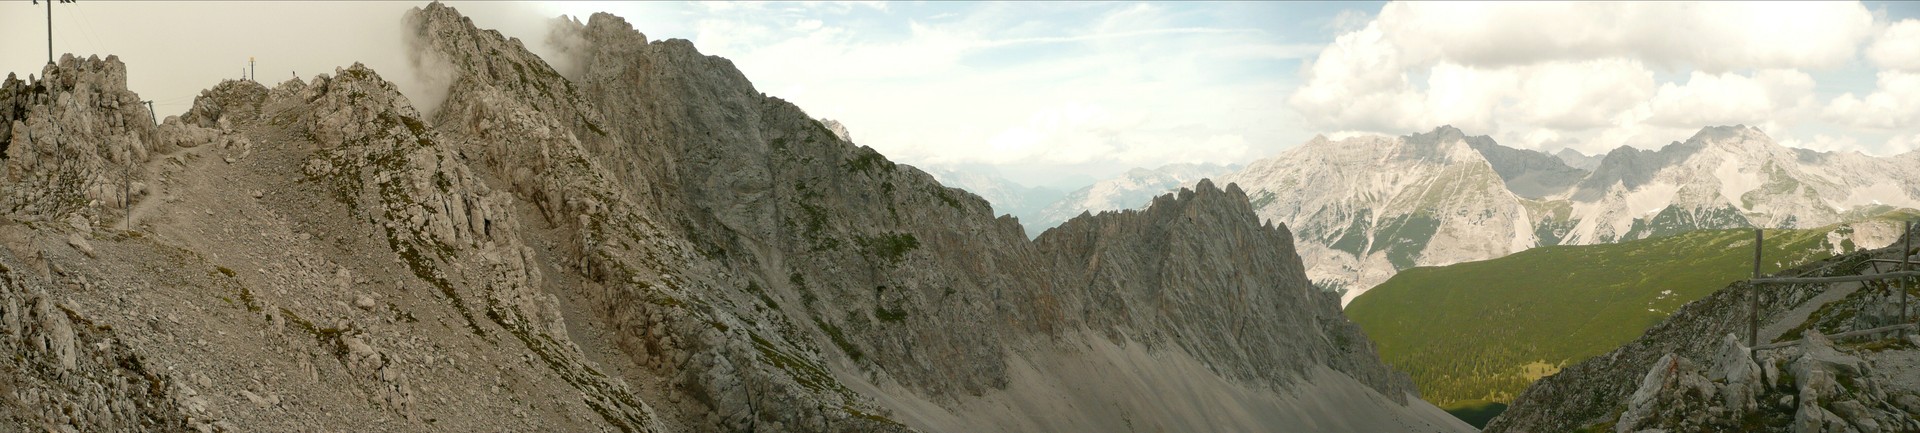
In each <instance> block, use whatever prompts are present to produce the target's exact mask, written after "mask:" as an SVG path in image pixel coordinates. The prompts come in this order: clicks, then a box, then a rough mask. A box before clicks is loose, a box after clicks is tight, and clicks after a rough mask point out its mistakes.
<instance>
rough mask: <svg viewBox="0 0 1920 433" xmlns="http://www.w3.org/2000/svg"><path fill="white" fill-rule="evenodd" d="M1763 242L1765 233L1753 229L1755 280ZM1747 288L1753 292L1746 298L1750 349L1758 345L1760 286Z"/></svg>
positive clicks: (1749, 284)
mask: <svg viewBox="0 0 1920 433" xmlns="http://www.w3.org/2000/svg"><path fill="white" fill-rule="evenodd" d="M1765 242H1766V232H1764V231H1761V230H1760V229H1757V228H1756V229H1753V278H1754V279H1756V280H1757V279H1760V252H1761V251H1762V246H1761V245H1762V244H1763V243H1765ZM1747 286H1749V287H1748V288H1749V289H1751V290H1752V291H1753V293H1752V295H1750V296H1747V300H1748V303H1747V347H1749V348H1751V347H1755V346H1758V345H1759V344H1760V284H1759V283H1752V282H1749V283H1747ZM1749 351H1751V349H1749ZM1747 355H1749V356H1751V355H1753V354H1752V353H1748V354H1747Z"/></svg>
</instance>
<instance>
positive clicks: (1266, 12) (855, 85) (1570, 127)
mask: <svg viewBox="0 0 1920 433" xmlns="http://www.w3.org/2000/svg"><path fill="white" fill-rule="evenodd" d="M43 3H44V2H43ZM421 4H424V3H421ZM421 4H415V3H407V2H166V3H160V2H110V1H93V0H81V1H80V2H77V3H70V4H57V5H54V6H53V8H52V12H53V16H52V18H53V26H54V32H55V39H54V49H55V51H57V52H61V53H65V52H73V53H80V54H94V53H98V54H101V55H103V56H104V55H105V54H108V53H112V54H118V55H119V56H120V57H121V59H122V60H123V61H126V62H127V63H128V65H129V85H130V87H132V88H133V90H134V91H136V92H140V93H141V94H142V96H143V97H146V98H149V99H153V100H155V101H156V105H157V108H158V111H159V112H160V113H162V115H163V116H164V115H167V114H179V113H181V112H184V111H185V110H186V108H187V107H188V105H189V104H191V102H192V98H193V96H194V95H196V94H197V93H198V92H199V90H201V89H205V88H208V87H212V86H213V85H214V84H217V83H218V82H219V81H220V80H223V79H235V78H239V77H240V76H241V75H240V74H241V73H242V69H243V68H245V67H246V65H247V60H248V58H249V57H252V58H254V59H255V62H256V64H255V70H256V71H257V75H258V77H259V80H260V81H263V82H278V81H281V80H284V79H286V78H291V77H295V76H298V77H303V78H306V77H311V76H312V75H314V74H317V73H329V72H331V71H333V69H334V68H335V67H339V66H345V65H349V64H352V63H354V62H356V61H357V62H364V63H366V64H367V65H368V66H370V67H373V68H374V69H375V70H376V71H381V73H382V75H383V76H384V77H386V78H388V79H389V80H393V81H395V83H396V84H397V85H399V86H400V88H401V90H402V91H403V92H405V93H407V94H408V95H409V96H410V97H412V98H415V99H423V100H424V99H430V98H432V97H433V95H435V94H436V93H435V89H433V88H432V87H433V85H432V84H431V83H432V82H434V80H431V79H429V78H428V77H427V75H428V74H425V73H423V72H422V71H416V70H413V68H412V65H411V63H410V62H409V61H408V60H407V56H406V53H405V48H404V44H403V43H401V36H400V35H401V33H400V25H401V15H402V13H403V12H404V11H405V10H407V9H409V8H412V7H416V6H419V5H421ZM449 4H450V5H452V6H454V7H456V8H458V9H460V11H461V12H462V13H464V14H466V15H468V16H469V17H471V18H473V20H474V21H475V23H476V24H478V25H480V26H481V27H487V28H494V29H498V30H500V31H501V32H502V33H504V34H506V35H508V36H512V37H518V38H520V39H522V40H523V41H525V42H527V45H528V46H529V47H530V48H532V49H533V50H534V51H535V52H536V53H540V54H547V53H550V52H552V50H551V49H550V48H547V46H546V44H545V41H546V35H547V34H548V33H549V32H548V25H549V24H550V22H551V20H552V19H553V17H556V16H560V15H563V14H564V15H572V16H577V17H581V18H582V19H583V20H584V19H585V16H587V15H589V14H591V13H593V12H597V11H607V12H611V13H614V14H616V15H620V16H623V17H625V18H627V20H628V21H629V22H631V23H633V24H634V27H635V28H637V29H639V30H640V31H641V32H643V33H645V34H646V35H647V36H648V37H649V38H650V39H656V40H657V39H665V38H680V39H688V40H691V41H693V42H694V44H695V46H696V47H698V48H699V49H700V50H701V52H703V53H706V54H712V55H719V56H722V57H727V58H729V59H732V60H733V62H734V64H735V65H737V66H738V67H739V68H741V69H742V71H743V72H744V73H745V74H746V75H747V77H749V78H750V79H752V80H753V82H754V84H755V86H756V87H757V88H758V90H760V91H762V92H765V93H767V94H769V95H772V96H776V97H780V98H783V99H786V100H789V101H792V102H794V103H795V104H797V105H799V106H800V107H801V108H803V109H805V110H807V112H808V113H809V114H810V115H812V116H814V117H820V118H828V119H835V120H839V121H841V122H843V123H845V124H846V125H847V127H848V129H849V130H851V132H852V135H853V139H854V142H855V143H857V144H861V145H867V146H872V147H874V148H875V149H878V150H880V151H881V152H883V153H885V154H886V155H888V156H889V157H890V158H892V159H894V160H897V161H902V162H907V163H910V164H915V165H922V166H949V167H967V168H969V169H973V170H990V171H996V172H998V173H999V174H1001V175H1004V176H1006V177H1007V178H1009V179H1012V180H1014V181H1016V182H1019V183H1023V184H1028V185H1040V186H1051V187H1055V188H1060V189H1073V188H1077V187H1079V186H1083V185H1085V184H1087V183H1090V182H1091V181H1093V180H1095V179H1100V178H1106V177H1111V176H1115V175H1118V174H1120V173H1122V172H1124V171H1126V170H1127V169H1130V168H1133V167H1157V166H1160V165H1163V164H1168V163H1220V164H1236V163H1237V164H1244V163H1248V162H1251V161H1254V160H1256V159H1259V158H1263V157H1268V156H1271V155H1273V154H1275V153H1278V152H1280V151H1282V150H1285V149H1287V148H1291V147H1292V146H1295V145H1298V144H1299V143H1302V142H1305V141H1306V140H1308V139H1310V138H1311V137H1313V136H1315V135H1327V136H1330V137H1334V138H1339V137H1344V136H1351V135H1355V134H1390V135H1403V134H1408V133H1413V132H1422V131H1426V130H1430V129H1432V128H1434V127H1436V126H1439V125H1443V124H1450V125H1454V126H1456V127H1459V128H1461V129H1462V130H1465V131H1466V132H1467V133H1469V134H1485V135H1490V136H1492V137H1493V138H1494V139H1495V140H1497V141H1499V142H1500V143H1501V144H1505V145H1508V146H1513V147H1519V148H1527V149H1536V150H1542V151H1548V152H1552V151H1558V150H1560V149H1565V148H1571V149H1574V150H1578V151H1581V152H1583V153H1588V154H1594V153H1604V152H1606V151H1608V150H1610V149H1612V148H1615V147H1619V146H1623V145H1624V146H1634V147H1640V148H1657V147H1659V146H1661V145H1665V144H1667V143H1669V142H1672V141H1677V140H1684V139H1686V138H1687V137H1688V136H1691V135H1692V134H1693V132H1695V131H1697V130H1698V129H1699V128H1701V127H1703V126H1710V125H1727V124H1746V125H1750V126H1757V127H1759V128H1761V129H1762V130H1763V131H1766V132H1767V133H1768V134H1769V135H1770V136H1772V137H1774V138H1775V139H1776V140H1778V141H1780V142H1781V143H1782V144H1786V145H1790V146H1796V147H1805V148H1811V149H1816V150H1823V151H1859V152H1864V153H1867V154H1870V155H1891V154H1898V153H1902V152H1906V151H1911V150H1913V149H1916V148H1920V19H1916V18H1920V5H1915V4H1910V3H1878V2H1867V3H1851V2H1822V3H1772V2H1768V3H1718V2H1716V3H1674V2H1657V3H1623V2H1603V3H1539V2H1511V3H1461V2H1412V3H1380V2H1338V3H1310V2H1229V3H1200V2H1172V3H1119V2H1072V3H959V2H897V3H896V2H886V3H881V2H792V3H786V2H779V3H711V2H701V3H668V2H554V3H512V2H450V3H449ZM46 19H47V16H46V5H44V4H41V5H33V4H31V3H28V2H24V1H13V2H6V3H5V4H0V71H10V72H15V73H18V74H20V75H22V76H24V75H26V74H29V73H34V74H37V73H38V71H39V69H40V67H41V66H42V65H44V64H45V62H46V31H47V29H46ZM434 103H435V101H416V105H421V106H431V105H433V104H434Z"/></svg>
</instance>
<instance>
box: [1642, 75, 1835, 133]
mask: <svg viewBox="0 0 1920 433" xmlns="http://www.w3.org/2000/svg"><path fill="white" fill-rule="evenodd" d="M1813 86H1814V82H1813V76H1811V75H1807V74H1806V73H1805V72H1800V71H1797V70H1790V69H1770V70H1765V71H1760V72H1758V73H1755V74H1753V75H1752V76H1746V75H1740V74H1734V73H1726V74H1708V73H1705V72H1700V71H1694V72H1693V73H1692V75H1691V76H1690V77H1689V78H1688V79H1687V82H1685V83H1665V84H1662V85H1661V86H1660V91H1659V93H1657V94H1655V95H1654V96H1653V99H1652V100H1651V101H1648V105H1649V108H1650V109H1651V110H1652V113H1651V114H1652V118H1651V119H1650V121H1651V122H1652V123H1655V124H1659V125H1664V126H1673V127H1699V126H1703V125H1734V124H1745V125H1759V124H1763V123H1767V122H1773V121H1780V120H1786V119H1783V116H1788V115H1791V114H1793V112H1794V111H1797V110H1800V109H1803V108H1804V107H1808V106H1811V105H1812V104H1813Z"/></svg>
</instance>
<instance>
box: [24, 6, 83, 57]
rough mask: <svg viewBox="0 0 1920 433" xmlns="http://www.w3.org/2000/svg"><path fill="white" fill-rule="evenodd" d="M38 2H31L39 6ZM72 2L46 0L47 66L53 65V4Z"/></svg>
mask: <svg viewBox="0 0 1920 433" xmlns="http://www.w3.org/2000/svg"><path fill="white" fill-rule="evenodd" d="M40 1H41V0H33V4H40ZM74 1H75V0H46V2H47V64H49V65H51V64H53V4H54V3H55V2H59V3H73V2H74Z"/></svg>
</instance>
